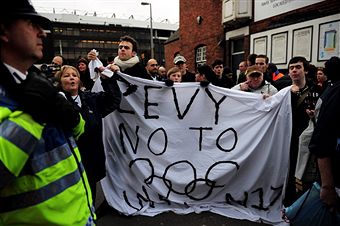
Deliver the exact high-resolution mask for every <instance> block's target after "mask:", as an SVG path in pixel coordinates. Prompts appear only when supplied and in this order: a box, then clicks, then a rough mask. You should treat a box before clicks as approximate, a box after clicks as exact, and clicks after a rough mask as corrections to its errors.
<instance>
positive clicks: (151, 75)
mask: <svg viewBox="0 0 340 226" xmlns="http://www.w3.org/2000/svg"><path fill="white" fill-rule="evenodd" d="M145 69H146V71H147V73H148V79H150V80H154V81H163V79H162V77H161V76H160V75H159V73H158V63H157V60H155V59H150V60H148V62H147V63H146V66H145Z"/></svg>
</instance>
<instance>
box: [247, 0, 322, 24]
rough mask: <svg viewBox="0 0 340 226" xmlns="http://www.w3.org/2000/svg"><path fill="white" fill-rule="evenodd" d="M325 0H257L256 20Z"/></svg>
mask: <svg viewBox="0 0 340 226" xmlns="http://www.w3.org/2000/svg"><path fill="white" fill-rule="evenodd" d="M322 1H325V0H256V1H254V3H255V6H254V14H255V16H254V21H255V22H256V21H259V20H263V19H266V18H269V17H272V16H276V15H280V14H283V13H286V12H289V11H292V10H295V9H299V8H302V7H305V6H310V5H312V4H315V3H318V2H322Z"/></svg>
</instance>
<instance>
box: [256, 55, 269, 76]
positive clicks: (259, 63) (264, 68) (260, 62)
mask: <svg viewBox="0 0 340 226" xmlns="http://www.w3.org/2000/svg"><path fill="white" fill-rule="evenodd" d="M255 65H256V66H259V67H260V70H261V72H262V73H265V72H266V71H267V67H268V65H267V63H266V59H265V58H256V59H255Z"/></svg>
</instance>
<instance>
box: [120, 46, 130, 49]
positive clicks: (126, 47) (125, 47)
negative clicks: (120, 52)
mask: <svg viewBox="0 0 340 226" xmlns="http://www.w3.org/2000/svg"><path fill="white" fill-rule="evenodd" d="M118 48H119V49H123V48H124V49H126V50H129V49H130V46H123V45H119V46H118Z"/></svg>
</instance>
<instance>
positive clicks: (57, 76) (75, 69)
mask: <svg viewBox="0 0 340 226" xmlns="http://www.w3.org/2000/svg"><path fill="white" fill-rule="evenodd" d="M68 69H72V70H73V71H75V72H76V75H77V77H78V78H79V88H81V87H83V83H82V81H81V79H80V74H79V71H78V70H77V68H75V67H73V66H71V65H64V66H62V67H61V68H60V71H58V72H57V73H56V74H55V78H56V79H57V82H58V85H57V86H58V88H60V89H62V87H61V76H62V75H63V74H64V73H65V71H66V70H68Z"/></svg>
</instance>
